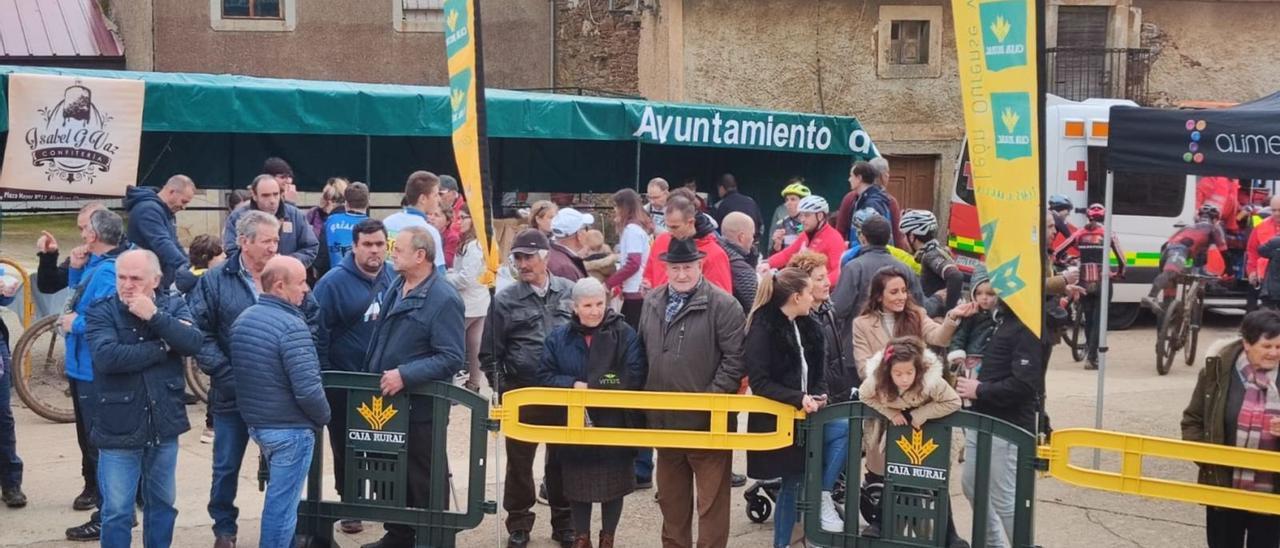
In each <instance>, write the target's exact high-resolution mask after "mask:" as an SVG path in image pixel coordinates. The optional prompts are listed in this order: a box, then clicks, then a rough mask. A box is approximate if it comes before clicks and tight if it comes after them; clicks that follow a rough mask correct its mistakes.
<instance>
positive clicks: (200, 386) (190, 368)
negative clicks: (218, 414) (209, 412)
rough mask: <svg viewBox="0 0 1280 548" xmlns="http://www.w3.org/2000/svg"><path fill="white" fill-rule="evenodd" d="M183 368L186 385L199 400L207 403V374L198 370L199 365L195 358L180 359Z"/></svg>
mask: <svg viewBox="0 0 1280 548" xmlns="http://www.w3.org/2000/svg"><path fill="white" fill-rule="evenodd" d="M182 365H183V369H185V370H186V371H185V373H186V377H187V386H188V387H190V388H191V393H192V394H194V395H195V396H196V397H197V398H199V399H200V401H202V402H204V403H209V376H208V375H205V374H204V371H201V370H200V366H198V365H196V359H195V358H191V357H187V358H183V359H182Z"/></svg>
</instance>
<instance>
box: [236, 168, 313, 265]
mask: <svg viewBox="0 0 1280 548" xmlns="http://www.w3.org/2000/svg"><path fill="white" fill-rule="evenodd" d="M249 192H250V193H252V197H251V198H250V199H249V206H248V207H241V208H238V209H236V210H235V211H232V212H231V216H230V217H227V227H226V229H225V230H223V232H222V246H223V249H225V250H226V252H227V255H228V256H230V255H231V253H233V252H234V251H235V250H236V248H237V246H238V245H239V242H238V241H237V235H236V229H235V227H236V223H238V222H240V219H241V218H242V217H244V215H245V214H246V213H248V212H250V211H261V212H264V213H267V214H268V215H273V216H274V217H275V218H276V220H277V221H278V222H279V224H280V228H279V230H280V242H279V246H278V247H279V252H280V254H281V255H288V256H290V257H293V258H295V259H298V260H299V261H302V264H303V265H305V266H311V263H312V262H314V261H315V260H316V254H317V253H319V252H320V241H319V240H318V239H316V233H315V232H314V231H312V230H311V224H310V223H308V222H307V218H306V215H304V214H303V213H302V211H300V210H298V208H297V207H294V206H293V204H290V203H287V202H285V201H284V200H283V199H282V198H281V197H280V182H279V181H276V179H275V177H272V176H270V175H259V176H257V177H255V178H254V179H253V184H252V185H249Z"/></svg>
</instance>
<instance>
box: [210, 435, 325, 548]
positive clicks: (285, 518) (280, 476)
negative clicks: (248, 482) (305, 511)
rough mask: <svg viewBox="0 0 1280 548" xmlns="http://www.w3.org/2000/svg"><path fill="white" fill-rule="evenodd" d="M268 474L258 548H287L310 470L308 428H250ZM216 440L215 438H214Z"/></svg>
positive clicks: (311, 444) (313, 440) (311, 441)
mask: <svg viewBox="0 0 1280 548" xmlns="http://www.w3.org/2000/svg"><path fill="white" fill-rule="evenodd" d="M249 435H250V436H252V437H253V441H254V442H257V444H258V447H259V448H260V449H262V455H263V456H264V457H265V458H266V459H267V462H268V464H269V466H270V470H271V480H270V481H268V482H267V498H266V500H265V501H264V502H263V503H262V534H261V536H259V538H258V546H259V548H291V547H292V546H293V533H294V529H296V528H297V526H298V501H299V500H301V499H302V485H303V484H304V483H306V481H307V471H309V470H310V469H311V451H312V450H313V449H315V444H316V434H315V432H313V431H312V430H310V429H308V428H250V429H249ZM214 439H217V434H214Z"/></svg>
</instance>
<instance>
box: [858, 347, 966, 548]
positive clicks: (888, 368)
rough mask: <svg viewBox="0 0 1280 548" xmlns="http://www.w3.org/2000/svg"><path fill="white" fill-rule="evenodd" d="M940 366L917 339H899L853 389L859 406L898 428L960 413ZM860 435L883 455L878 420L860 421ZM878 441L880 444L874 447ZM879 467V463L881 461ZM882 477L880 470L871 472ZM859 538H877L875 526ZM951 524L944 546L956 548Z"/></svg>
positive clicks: (883, 429)
mask: <svg viewBox="0 0 1280 548" xmlns="http://www.w3.org/2000/svg"><path fill="white" fill-rule="evenodd" d="M942 369H943V365H942V362H941V361H940V360H939V359H938V357H937V356H936V355H934V353H933V352H931V351H929V350H928V349H926V348H925V345H924V341H922V340H920V339H919V338H916V337H898V338H895V339H893V340H892V341H891V342H890V343H889V346H888V347H886V348H885V349H884V350H883V351H882V352H879V353H877V354H876V355H875V356H872V357H871V358H870V359H868V360H867V363H866V370H867V379H866V380H865V381H863V382H862V387H861V388H859V389H858V397H859V398H860V399H861V401H862V402H863V403H865V404H867V405H868V406H870V407H871V408H872V409H875V410H876V411H877V412H879V413H880V414H881V415H884V416H885V417H886V418H887V419H888V420H889V421H890V422H892V423H893V424H894V425H897V426H906V425H911V427H912V428H915V429H919V428H920V427H922V426H924V423H925V422H926V421H929V420H932V419H937V418H941V417H945V416H947V415H950V414H951V413H954V412H956V411H957V410H959V409H960V395H959V394H956V391H955V389H953V388H951V385H949V384H947V382H946V381H945V380H943V378H942ZM863 431H864V432H865V435H866V436H867V437H868V439H869V440H871V441H872V443H871V447H875V448H878V449H876V450H878V451H880V452H882V453H883V452H884V443H885V442H884V441H883V439H882V438H884V435H885V432H886V431H887V428H886V427H885V425H884V422H883V421H881V420H879V419H870V420H867V421H864V423H863ZM877 440H879V441H877ZM880 461H881V462H883V461H884V459H883V457H882V458H881V459H880ZM871 472H873V473H876V474H881V475H883V474H884V470H872V471H871ZM862 535H863V536H871V537H879V536H880V524H879V523H874V522H873V523H870V524H869V525H867V528H866V529H865V530H863V532H862ZM959 540H960V539H959V536H958V535H957V534H956V531H955V523H953V521H952V520H951V518H950V516H948V518H947V545H948V546H955V545H960V542H957V541H959Z"/></svg>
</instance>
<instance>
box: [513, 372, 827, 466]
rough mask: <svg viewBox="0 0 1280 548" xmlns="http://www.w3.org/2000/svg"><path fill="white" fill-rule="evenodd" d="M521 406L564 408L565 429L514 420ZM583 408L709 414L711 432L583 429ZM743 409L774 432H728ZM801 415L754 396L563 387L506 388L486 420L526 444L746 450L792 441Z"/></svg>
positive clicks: (591, 427)
mask: <svg viewBox="0 0 1280 548" xmlns="http://www.w3.org/2000/svg"><path fill="white" fill-rule="evenodd" d="M525 406H553V407H563V408H567V414H568V426H543V425H537V424H527V423H523V422H520V418H519V417H520V408H522V407H525ZM588 407H602V408H614V409H634V410H652V411H690V412H702V413H710V414H711V429H710V430H707V431H698V430H659V429H649V428H645V429H640V428H603V427H597V426H587V425H586V409H587V408H588ZM743 411H746V412H750V413H762V414H768V415H773V416H775V417H777V418H778V421H777V424H778V426H777V428H776V430H775V431H774V432H767V433H739V432H731V431H730V430H729V414H730V413H738V412H743ZM804 416H805V414H804V412H803V411H799V410H797V409H796V408H794V407H792V406H790V405H787V404H784V403H779V402H776V401H773V400H769V399H765V398H762V397H760V396H742V395H737V394H701V393H688V392H635V391H627V390H571V389H567V388H521V389H518V390H512V391H510V392H507V393H506V394H503V396H502V405H501V406H500V407H497V406H495V407H493V408H491V409H490V410H489V418H490V419H492V420H497V421H501V423H502V433H503V434H505V435H506V436H507V437H509V438H512V439H517V440H520V441H526V442H530V443H557V444H589V445H610V446H617V447H664V448H673V449H725V450H728V449H735V450H747V451H759V450H768V449H779V448H782V447H788V446H790V445H791V444H792V443H794V442H795V420H796V419H803V418H804Z"/></svg>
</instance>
